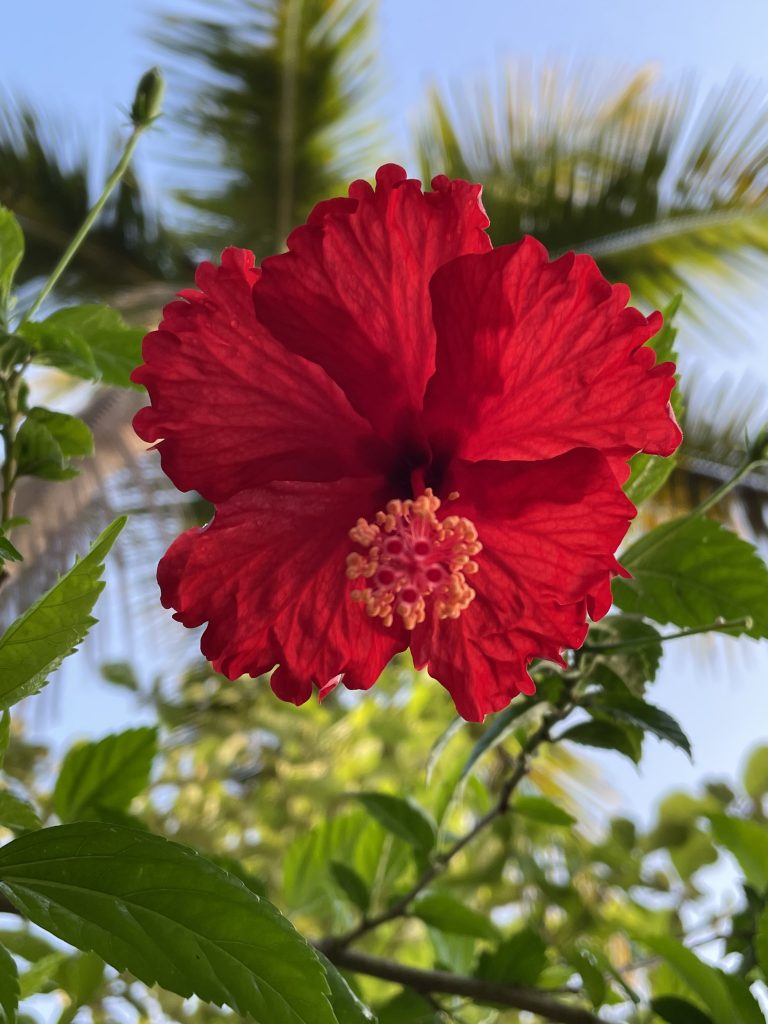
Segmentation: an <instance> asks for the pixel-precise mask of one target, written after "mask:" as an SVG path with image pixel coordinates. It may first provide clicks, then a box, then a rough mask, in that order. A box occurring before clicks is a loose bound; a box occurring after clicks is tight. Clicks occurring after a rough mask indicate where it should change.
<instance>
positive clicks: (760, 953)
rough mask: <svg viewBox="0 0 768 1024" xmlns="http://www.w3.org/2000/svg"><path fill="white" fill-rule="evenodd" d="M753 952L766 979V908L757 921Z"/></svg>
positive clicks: (767, 946)
mask: <svg viewBox="0 0 768 1024" xmlns="http://www.w3.org/2000/svg"><path fill="white" fill-rule="evenodd" d="M755 952H756V953H757V962H758V963H759V964H760V967H761V969H762V971H763V974H764V975H765V976H766V977H768V908H766V909H765V910H764V911H763V912H762V914H761V915H760V918H759V920H758V924H757V935H756V936H755Z"/></svg>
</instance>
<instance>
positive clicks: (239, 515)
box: [157, 478, 408, 704]
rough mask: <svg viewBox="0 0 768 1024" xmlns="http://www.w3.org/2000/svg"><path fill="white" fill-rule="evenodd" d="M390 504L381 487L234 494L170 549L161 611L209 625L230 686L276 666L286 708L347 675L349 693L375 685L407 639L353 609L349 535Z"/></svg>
mask: <svg viewBox="0 0 768 1024" xmlns="http://www.w3.org/2000/svg"><path fill="white" fill-rule="evenodd" d="M387 497H388V495H387V487H386V484H384V483H383V482H382V480H380V479H379V478H371V479H345V480H341V481H336V482H334V483H333V484H327V483H308V482H288V483H281V482H277V483H273V484H269V485H267V486H265V487H263V488H259V489H258V490H251V491H244V492H242V493H240V494H237V495H235V496H234V497H233V498H230V499H229V500H228V501H227V502H225V503H223V504H222V505H221V506H220V507H219V508H218V509H217V510H216V515H215V517H214V519H213V521H212V523H211V524H210V525H209V526H207V527H204V528H203V529H201V530H199V529H195V530H188V531H187V532H186V533H184V534H182V535H181V537H179V538H178V539H177V540H176V541H175V542H174V543H173V544H172V545H171V547H170V549H169V550H168V552H167V553H166V555H165V557H164V558H163V559H162V560H161V562H160V565H159V567H158V573H157V576H158V582H159V583H160V590H161V594H162V601H163V604H164V605H165V606H166V607H171V608H174V609H175V610H176V614H175V616H174V618H176V619H178V620H179V621H180V622H183V623H184V625H185V626H200V625H202V624H203V623H204V622H207V623H208V626H207V628H206V630H205V632H204V633H203V638H202V643H201V649H202V652H203V654H204V655H205V657H206V658H208V659H209V660H210V661H211V662H212V663H213V666H214V668H215V669H216V670H217V671H219V672H222V673H223V674H224V675H226V676H228V677H229V678H230V679H236V678H237V677H238V676H241V675H243V674H246V673H247V674H249V675H252V676H258V675H262V674H263V673H265V672H267V671H269V670H270V669H271V668H272V667H273V666H274V665H275V664H277V663H279V665H280V667H279V668H278V669H277V671H276V672H275V673H274V674H273V676H272V688H273V689H274V690H275V692H276V693H277V695H278V696H279V697H281V698H282V699H283V700H290V701H292V702H294V703H295V704H301V703H303V702H304V701H306V700H307V699H308V697H309V696H310V694H311V692H312V685H313V684H315V685H317V686H318V687H320V688H322V689H325V688H326V687H327V685H328V684H329V683H330V682H331V681H332V680H333V679H334V677H335V676H337V675H338V674H339V673H344V679H343V682H344V683H345V685H346V686H348V687H351V688H355V689H360V688H363V689H364V688H367V687H369V686H372V685H373V683H375V682H376V679H377V678H378V677H379V675H380V674H381V672H382V670H383V669H384V667H385V665H386V664H387V662H388V661H389V660H390V658H392V657H393V656H394V655H395V654H396V653H397V652H398V651H402V650H404V649H405V648H406V647H407V646H408V639H407V636H406V635H405V632H404V630H402V629H397V628H392V629H386V628H385V627H384V626H382V625H381V623H380V622H379V621H378V620H373V619H371V618H369V617H368V616H367V615H366V614H365V611H364V609H363V608H362V607H361V606H360V605H359V604H358V603H356V602H353V601H352V600H350V598H349V591H350V590H351V589H352V583H351V582H350V581H349V580H347V578H346V574H345V567H346V566H345V562H346V556H347V553H348V552H349V551H350V549H351V542H350V540H349V536H348V532H349V529H350V528H351V527H352V526H354V525H355V523H356V521H357V519H358V517H359V516H363V517H371V516H373V515H374V513H375V511H376V509H378V508H380V507H381V505H382V504H383V502H384V501H386V498H387Z"/></svg>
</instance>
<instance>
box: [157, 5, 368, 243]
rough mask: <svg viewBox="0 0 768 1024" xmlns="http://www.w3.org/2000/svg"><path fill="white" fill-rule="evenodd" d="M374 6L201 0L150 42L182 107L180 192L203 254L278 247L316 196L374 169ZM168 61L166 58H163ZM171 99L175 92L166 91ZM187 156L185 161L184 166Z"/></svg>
mask: <svg viewBox="0 0 768 1024" xmlns="http://www.w3.org/2000/svg"><path fill="white" fill-rule="evenodd" d="M373 9H374V8H373V3H372V2H371V0H228V2H226V3H221V2H216V3H214V2H213V0H209V2H205V3H203V4H202V8H201V10H202V13H201V14H200V16H197V17H190V16H189V15H188V14H187V13H185V14H184V15H183V16H181V15H167V16H166V17H165V18H164V19H163V23H162V26H161V28H160V29H159V30H158V31H157V32H155V33H154V34H153V38H154V40H155V42H156V43H157V44H159V45H160V46H161V47H162V49H163V51H164V54H165V57H166V58H170V60H171V67H170V73H171V76H172V77H174V76H177V77H178V88H177V89H176V90H175V91H176V92H177V94H178V95H181V96H184V97H185V100H184V105H183V107H182V108H181V109H180V110H178V111H177V114H176V120H177V126H178V128H180V129H181V130H182V131H183V133H184V135H185V137H186V139H187V144H186V145H183V146H179V147H177V148H176V155H175V158H174V166H175V169H176V170H177V172H181V173H182V174H186V175H188V174H189V173H190V172H191V173H193V175H194V178H193V180H194V186H193V187H190V188H187V189H186V190H184V191H182V192H181V193H179V199H180V200H181V202H182V204H184V206H186V207H187V211H188V213H189V212H190V211H192V212H193V216H194V222H195V223H194V228H193V229H192V230H191V234H192V237H193V239H194V240H195V241H196V242H197V243H198V244H199V245H200V246H201V247H202V248H203V249H205V250H209V251H210V250H211V249H212V248H215V246H216V244H217V243H218V242H220V243H222V244H229V245H232V244H235V245H244V246H247V247H249V248H251V249H254V250H255V252H256V253H257V255H259V256H263V255H266V254H268V253H271V252H275V251H277V250H279V249H280V248H281V247H282V245H283V243H284V241H285V237H286V235H287V234H288V231H289V230H290V228H291V227H292V226H294V225H295V224H298V223H301V221H302V220H304V219H305V217H306V215H307V213H308V212H309V210H310V209H311V207H312V206H313V205H314V204H315V203H316V202H318V201H319V200H320V199H324V198H327V197H328V196H329V195H333V194H335V193H337V191H338V190H339V189H340V188H345V187H346V182H348V181H349V179H350V177H359V176H360V175H361V174H365V173H367V172H370V170H372V166H373V159H372V156H371V143H372V140H373V139H374V138H375V134H376V130H375V123H372V121H371V119H370V116H366V115H367V114H368V108H367V105H366V103H367V101H370V97H371V88H372V56H373V55H372V48H371V45H370V31H371V25H372V17H373ZM166 63H167V59H166ZM172 92H173V90H172ZM190 154H191V157H190Z"/></svg>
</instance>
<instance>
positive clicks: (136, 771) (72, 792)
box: [53, 727, 157, 821]
mask: <svg viewBox="0 0 768 1024" xmlns="http://www.w3.org/2000/svg"><path fill="white" fill-rule="evenodd" d="M156 753H157V730H156V729H150V728H147V727H144V728H140V729H128V730H127V731H126V732H121V733H117V734H115V735H113V736H105V737H104V739H102V740H99V741H98V742H97V743H81V744H78V745H77V746H75V747H73V748H72V749H71V750H70V751H69V752H68V753H67V755H66V757H65V758H64V762H63V764H62V766H61V770H60V772H59V777H58V779H57V780H56V787H55V789H54V791H53V809H54V810H55V811H56V813H57V814H58V816H59V817H60V818H61V820H62V821H76V820H77V819H78V818H80V819H84V818H89V817H91V816H93V815H94V814H96V816H97V817H98V814H97V813H96V812H97V811H98V810H99V809H100V808H104V809H108V810H117V811H124V810H127V809H128V806H129V804H130V802H131V800H133V798H134V797H135V796H138V795H139V793H141V792H142V790H143V789H144V788H145V787H146V785H147V783H148V782H149V773H150V770H151V768H152V760H153V758H154V756H155V754H156Z"/></svg>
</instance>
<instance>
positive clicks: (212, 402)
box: [133, 166, 681, 720]
mask: <svg viewBox="0 0 768 1024" xmlns="http://www.w3.org/2000/svg"><path fill="white" fill-rule="evenodd" d="M432 188H433V191H431V192H424V191H422V188H421V185H420V183H419V182H418V181H413V180H407V179H406V176H405V172H404V171H403V170H402V169H401V168H399V167H394V166H386V167H383V168H381V170H380V171H379V173H378V175H377V186H376V189H375V190H374V189H372V188H371V187H370V185H368V184H367V183H366V182H364V181H357V182H354V183H353V185H352V186H351V187H350V189H349V197H348V198H344V199H332V200H330V201H328V202H325V203H320V204H319V205H318V206H317V207H316V208H315V209H314V210H313V212H312V214H311V215H310V217H309V220H308V222H307V224H306V225H304V226H303V227H300V228H298V229H297V230H296V231H294V232H293V234H292V235H291V236H290V238H289V240H288V251H287V252H286V253H284V254H282V255H279V256H274V257H272V258H270V259H267V260H265V261H264V263H263V264H262V267H261V269H257V268H255V267H254V258H253V255H252V253H249V252H246V251H243V250H239V249H228V250H226V251H225V252H224V254H223V256H222V261H221V265H220V266H214V265H213V264H211V263H203V264H202V265H201V266H200V268H199V270H198V272H197V279H196V280H197V288H196V289H190V290H187V291H183V292H181V294H180V297H179V299H178V300H177V301H174V302H172V303H171V304H170V305H169V306H167V307H166V309H165V313H164V319H163V322H162V323H161V325H160V329H159V330H157V331H154V332H153V333H151V334H149V335H148V336H147V338H146V339H145V342H144V359H145V363H144V364H143V365H142V366H140V367H139V368H138V369H137V370H136V371H135V373H134V375H133V379H134V380H135V381H137V382H138V383H141V384H143V385H145V386H146V388H147V391H148V392H149V396H150V399H151V402H152V404H151V406H150V407H148V408H146V409H142V410H141V412H139V413H138V415H137V417H136V420H135V428H136V431H137V433H138V434H139V436H140V437H142V438H143V439H144V440H146V441H149V442H157V447H158V448H159V450H160V458H161V461H162V466H163V469H164V471H165V472H166V473H167V475H168V476H169V477H170V478H171V480H172V481H173V482H174V484H175V485H176V486H177V487H178V488H180V489H181V490H185V491H186V490H196V491H198V492H199V493H200V494H201V495H202V496H203V497H204V498H206V499H208V500H209V501H211V502H213V503H214V504H215V506H216V513H215V516H214V518H213V520H212V522H211V523H210V524H209V525H208V526H205V527H204V528H202V529H193V530H188V531H187V532H186V533H184V534H182V536H181V537H179V538H178V540H176V542H175V543H174V544H173V545H172V546H171V548H170V549H169V551H168V552H167V554H166V555H165V557H164V558H163V559H162V561H161V562H160V566H159V569H158V580H159V582H160V588H161V592H162V600H163V603H164V605H165V606H166V607H172V608H174V609H175V611H176V615H175V617H176V618H177V619H178V620H180V621H181V622H183V623H184V625H186V626H200V625H202V624H203V623H205V622H207V623H208V625H207V628H206V630H205V632H204V633H203V638H202V651H203V654H204V655H205V656H206V657H207V658H209V659H210V660H211V661H212V663H213V665H214V667H215V668H216V669H217V671H220V672H222V673H224V674H225V675H227V676H229V677H230V678H236V677H238V676H240V675H242V674H244V673H248V674H250V675H252V676H258V675H261V674H263V673H265V672H268V671H269V670H270V669H272V668H274V666H275V665H277V666H278V667H277V669H276V670H275V671H274V672H273V674H272V677H271V684H272V688H273V690H274V691H275V693H276V694H277V695H278V696H279V697H281V698H283V699H284V700H289V701H293V702H294V703H296V704H301V703H303V702H304V701H306V700H307V698H308V697H309V696H310V694H311V692H312V687H313V684H314V685H315V686H317V687H319V688H320V691H321V694H322V693H323V692H327V691H328V690H330V689H331V688H333V686H334V685H336V684H337V683H339V682H343V683H344V685H346V686H347V687H350V688H354V689H367V688H368V687H370V686H371V685H372V684H373V683H375V682H376V679H377V678H378V676H379V675H380V673H381V671H382V669H383V668H384V666H385V665H386V664H387V662H388V661H389V660H390V658H391V657H392V656H393V655H394V654H396V653H397V652H399V651H403V650H405V649H406V648H408V647H410V649H411V651H412V653H413V657H414V660H415V663H416V664H417V665H418V666H427V667H428V669H429V672H430V674H431V675H432V676H434V677H435V678H436V679H438V680H439V681H440V682H441V683H442V684H443V686H445V687H446V688H447V689H448V690H449V691H450V693H451V696H452V697H453V699H454V701H455V704H456V707H457V708H458V710H459V713H460V714H461V715H463V716H464V717H465V718H467V719H471V720H480V719H482V717H483V716H484V715H485V714H487V713H488V712H491V711H497V710H498V709H500V708H502V707H503V706H504V705H506V704H507V703H508V702H509V701H510V699H511V698H512V697H514V696H515V694H517V693H519V692H523V693H530V692H531V691H532V689H533V683H532V682H531V679H530V676H529V674H528V666H529V664H530V662H531V661H532V659H534V658H546V659H551V660H554V661H556V662H561V663H562V652H563V650H564V649H566V648H574V647H578V646H579V645H580V644H581V643H582V642H583V640H584V637H585V635H586V631H587V614H589V615H590V616H591V617H592V618H598V617H600V616H602V615H604V614H605V613H606V612H607V610H608V608H609V607H610V600H611V599H610V580H611V577H612V576H613V575H615V574H616V573H618V572H620V571H621V569H620V566H619V564H618V562H617V561H616V559H615V557H614V554H615V551H616V549H617V547H618V545H619V543H620V542H621V540H622V538H623V536H624V534H625V532H626V530H627V527H628V525H629V521H630V519H631V517H632V516H633V515H634V511H635V510H634V507H633V506H632V504H631V503H630V502H629V501H628V500H627V498H626V497H625V496H624V494H623V493H622V490H621V482H622V481H623V480H624V479H625V478H626V473H627V469H626V463H627V460H628V459H629V458H630V457H631V456H632V455H634V454H635V453H636V452H638V451H645V452H652V453H655V454H660V455H669V454H670V453H671V452H673V451H674V450H675V448H676V447H677V446H678V444H679V442H680V438H681V435H680V431H679V429H678V427H677V424H676V423H675V421H674V418H673V416H672V413H671V412H670V408H669V395H670V392H671V390H672V387H673V383H674V378H673V371H674V367H673V365H672V364H671V363H663V364H661V365H655V358H654V353H653V351H652V350H651V349H650V348H648V347H647V346H646V345H645V342H647V341H648V339H649V338H650V337H651V336H652V335H653V334H654V333H655V332H656V331H658V329H659V327H660V326H661V316H660V315H659V314H658V313H654V314H652V315H651V316H650V317H647V318H646V317H645V316H643V315H642V314H641V313H640V312H638V310H636V309H633V308H631V307H627V305H626V304H627V300H628V297H629V292H628V289H627V288H626V287H625V286H624V285H610V284H609V283H608V282H607V281H606V280H605V279H604V278H603V277H602V276H601V274H600V272H599V271H598V269H597V267H596V266H595V263H594V261H593V260H592V259H591V258H590V257H588V256H574V255H573V254H572V253H571V254H568V255H566V256H563V257H561V258H560V259H558V260H555V261H554V262H549V260H548V257H547V253H546V251H545V249H544V248H543V246H542V245H540V244H539V242H537V241H535V240H534V239H533V238H524V239H522V241H520V242H518V243H516V244H515V245H507V246H503V247H501V248H499V249H493V248H492V246H491V242H490V240H489V238H488V236H487V234H486V233H485V228H486V227H487V225H488V220H487V218H486V215H485V212H484V210H483V207H482V205H481V202H480V187H479V186H478V185H470V184H468V183H466V182H464V181H449V180H448V179H447V178H445V177H439V178H435V180H434V181H433V182H432Z"/></svg>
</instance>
